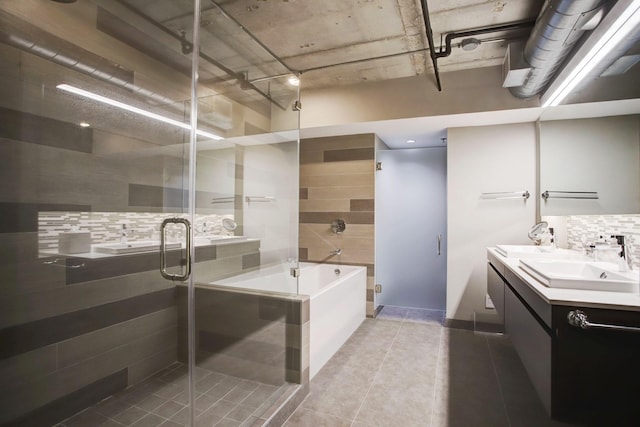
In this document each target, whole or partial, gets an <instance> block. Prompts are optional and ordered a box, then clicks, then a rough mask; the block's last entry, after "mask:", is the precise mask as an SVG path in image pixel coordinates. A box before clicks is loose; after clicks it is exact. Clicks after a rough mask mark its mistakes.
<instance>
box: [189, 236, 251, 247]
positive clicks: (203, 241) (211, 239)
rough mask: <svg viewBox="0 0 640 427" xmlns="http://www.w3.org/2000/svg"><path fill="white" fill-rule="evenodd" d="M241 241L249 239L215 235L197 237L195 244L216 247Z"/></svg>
mask: <svg viewBox="0 0 640 427" xmlns="http://www.w3.org/2000/svg"><path fill="white" fill-rule="evenodd" d="M241 240H247V237H246V236H226V235H219V234H214V235H210V236H197V237H196V238H195V241H194V243H195V244H196V245H216V244H218V243H225V242H237V241H241Z"/></svg>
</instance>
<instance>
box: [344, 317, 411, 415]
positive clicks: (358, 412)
mask: <svg viewBox="0 0 640 427" xmlns="http://www.w3.org/2000/svg"><path fill="white" fill-rule="evenodd" d="M404 323H405V317H404V316H403V317H402V322H400V327H399V328H398V330H397V331H396V334H395V335H394V336H393V341H391V344H389V348H388V349H387V351H386V353H385V355H384V358H383V359H382V362H380V366H379V367H378V371H377V372H376V374H375V375H374V376H373V379H372V380H371V385H370V386H369V388H368V389H367V392H366V393H365V394H364V398H363V399H362V403H360V407H359V408H358V410H357V411H356V414H355V415H354V416H353V420H352V421H351V426H352V427H353V425H354V423H355V422H356V420H357V419H358V415H360V411H361V410H362V407H363V406H364V402H366V401H367V397H368V396H369V392H370V391H371V389H372V388H373V385H374V384H375V382H376V378H378V375H379V374H380V371H381V370H382V366H383V365H384V362H385V360H387V356H389V353H390V352H391V348H392V347H393V344H394V343H395V342H396V338H398V334H399V333H400V329H402V325H403V324H404Z"/></svg>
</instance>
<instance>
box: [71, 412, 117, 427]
mask: <svg viewBox="0 0 640 427" xmlns="http://www.w3.org/2000/svg"><path fill="white" fill-rule="evenodd" d="M107 420H108V418H107V417H105V416H104V415H102V414H101V413H99V412H98V411H96V410H95V409H94V408H89V409H86V410H84V411H82V412H80V413H79V414H76V415H74V416H73V417H71V418H69V419H68V420H65V422H64V425H65V426H66V427H84V426H99V425H101V424H103V423H104V422H106V421H107Z"/></svg>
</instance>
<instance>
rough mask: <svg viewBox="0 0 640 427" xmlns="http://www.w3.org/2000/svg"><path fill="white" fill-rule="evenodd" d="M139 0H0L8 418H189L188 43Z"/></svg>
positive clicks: (94, 421) (0, 210) (0, 205)
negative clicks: (183, 317) (168, 275)
mask: <svg viewBox="0 0 640 427" xmlns="http://www.w3.org/2000/svg"><path fill="white" fill-rule="evenodd" d="M145 3H148V2H136V1H80V2H75V3H68V4H67V3H62V2H53V1H51V2H49V1H46V2H45V1H37V0H8V1H3V2H1V3H0V162H1V167H0V174H1V178H2V179H0V216H1V221H0V222H1V223H2V226H1V227H0V251H1V252H2V256H1V257H0V259H1V261H0V263H2V267H3V270H4V271H5V279H6V280H4V281H3V284H2V287H1V288H0V349H1V350H0V353H1V355H0V384H1V385H0V424H2V425H4V424H11V425H14V424H16V425H54V424H56V423H58V422H61V421H63V420H65V419H67V418H68V419H69V421H68V423H69V424H76V425H100V424H102V423H105V422H112V423H114V422H115V423H120V424H127V425H128V424H131V423H133V422H138V421H140V422H144V423H148V424H156V425H159V424H161V423H164V422H167V421H172V422H178V423H180V424H185V425H187V424H189V423H190V422H191V420H190V418H189V410H188V405H189V402H190V399H189V392H188V389H187V386H186V385H187V376H186V374H187V372H188V366H187V365H186V364H185V363H184V362H183V361H180V360H179V359H178V303H177V293H178V291H177V288H178V287H179V286H183V285H182V283H181V282H176V281H168V280H165V279H163V278H162V277H161V276H160V273H159V272H158V268H159V264H160V261H159V256H160V252H159V249H160V243H159V242H160V237H161V235H160V224H161V223H162V221H163V220H164V219H166V218H182V219H189V210H188V206H189V205H188V200H189V199H188V194H189V193H188V189H189V188H188V176H189V170H190V169H189V167H190V158H189V155H188V153H189V145H190V144H189V136H190V128H191V126H190V122H189V118H190V111H191V110H190V99H191V87H192V84H191V75H190V69H191V56H190V55H189V53H188V50H189V45H190V42H189V41H188V39H186V38H185V37H184V36H181V35H180V33H179V32H177V31H165V29H163V28H164V27H167V28H171V26H172V25H173V23H172V22H171V21H170V20H169V21H167V20H165V21H162V22H159V21H157V20H156V19H154V18H149V13H150V12H151V10H145V9H152V8H153V5H150V6H148V7H145ZM156 3H157V4H156V5H155V6H159V3H160V2H156ZM187 3H188V2H187ZM181 5H182V6H183V7H184V6H185V2H181ZM166 6H167V5H165V7H166ZM185 15H186V16H187V18H185V19H186V20H187V21H189V20H190V21H189V22H193V10H189V9H188V7H187V8H186V9H185V10H182V11H181V16H182V17H184V16H185ZM189 16H190V17H189ZM191 26H192V24H189V27H191ZM170 32H171V33H172V34H169V33H170ZM207 130H209V131H210V133H206V131H207ZM202 131H203V134H202V135H201V136H200V138H202V140H209V139H212V138H214V136H215V135H214V134H213V132H214V131H215V130H211V129H208V128H205V127H203V128H202ZM191 163H192V162H191ZM185 237H186V236H185V229H184V227H171V228H168V229H167V231H166V238H167V246H168V247H167V258H166V264H167V266H168V270H169V271H170V272H172V273H175V272H178V271H184V265H183V264H184V261H183V260H184V259H185V255H184V252H185V249H186V248H184V243H183V242H184V241H185ZM143 420H144V421H143Z"/></svg>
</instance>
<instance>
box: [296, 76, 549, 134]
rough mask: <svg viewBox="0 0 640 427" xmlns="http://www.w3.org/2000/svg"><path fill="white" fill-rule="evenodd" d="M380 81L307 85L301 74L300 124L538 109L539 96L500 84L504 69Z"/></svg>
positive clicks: (328, 124)
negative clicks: (526, 97)
mask: <svg viewBox="0 0 640 427" xmlns="http://www.w3.org/2000/svg"><path fill="white" fill-rule="evenodd" d="M441 80H442V92H439V91H438V89H437V87H436V85H435V83H434V79H433V76H432V75H428V76H417V77H407V78H403V79H394V80H387V81H381V82H371V83H362V84H353V85H345V86H333V87H329V88H322V89H306V88H305V87H304V76H303V77H302V91H301V100H302V111H301V112H300V126H301V128H312V127H316V126H330V125H340V124H347V123H359V122H368V121H377V120H391V119H403V118H413V117H427V116H439V115H447V114H461V113H473V112H480V111H500V110H509V109H518V108H531V107H538V106H539V100H538V99H537V98H534V99H530V100H522V99H517V98H515V97H513V95H511V93H510V92H509V90H508V89H505V88H503V87H502V71H501V67H499V66H498V67H485V68H477V69H472V70H463V71H455V72H449V73H443V74H442V75H441Z"/></svg>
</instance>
